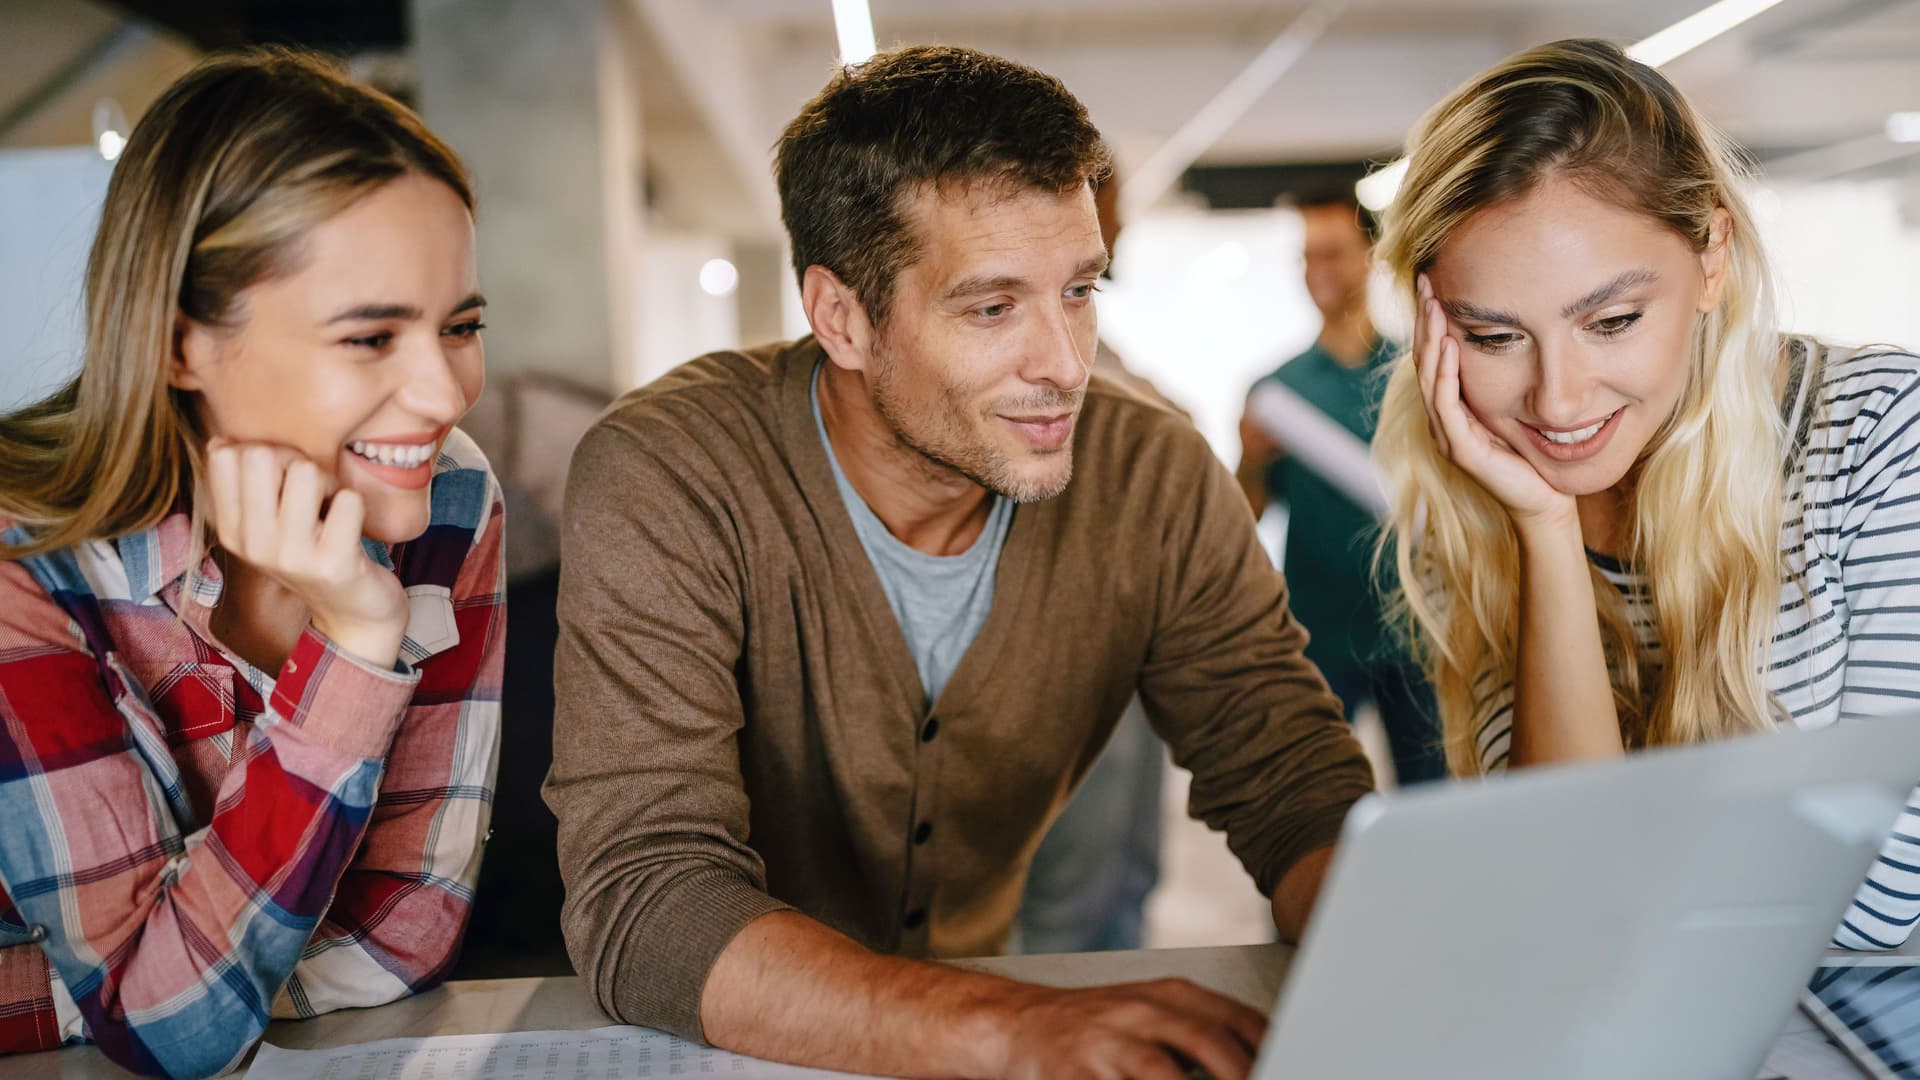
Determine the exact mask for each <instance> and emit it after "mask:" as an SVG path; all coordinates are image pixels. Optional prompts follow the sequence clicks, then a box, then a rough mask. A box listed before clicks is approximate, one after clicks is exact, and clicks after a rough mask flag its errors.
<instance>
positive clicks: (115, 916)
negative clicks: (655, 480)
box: [0, 51, 505, 1077]
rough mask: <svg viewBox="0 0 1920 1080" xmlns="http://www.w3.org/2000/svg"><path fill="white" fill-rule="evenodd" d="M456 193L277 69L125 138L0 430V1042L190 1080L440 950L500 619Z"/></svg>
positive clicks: (475, 822) (487, 759)
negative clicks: (94, 223)
mask: <svg viewBox="0 0 1920 1080" xmlns="http://www.w3.org/2000/svg"><path fill="white" fill-rule="evenodd" d="M472 206H473V197H472V194H471V192H470V190H469V187H468V183H467V179H466V175H465V172H464V171H463V169H462V167H461V164H460V162H459V161H458V160H457V159H456V158H455V157H454V155H453V153H452V151H450V150H449V149H448V148H447V147H446V146H444V145H443V144H442V143H441V142H440V141H439V140H438V139H436V138H435V137H434V136H433V135H432V134H431V133H430V132H428V131H427V130H426V128H425V127H423V126H422V125H421V123H420V121H419V119H418V118H417V117H415V116H414V115H413V114H412V113H411V112H409V111H408V110H407V109H406V108H405V107H403V106H401V105H400V104H398V103H396V102H394V101H393V100H392V99H390V98H388V97H386V96H384V95H382V94H380V93H378V92H376V91H372V90H369V89H366V88H364V87H361V86H358V85H356V84H354V83H352V82H350V81H348V80H347V79H346V78H345V77H344V76H342V75H341V74H339V73H337V72H336V71H335V70H333V69H332V68H331V67H329V66H327V65H326V64H325V63H323V62H321V61H319V60H316V59H312V58H309V57H306V56H303V55H299V54H294V53H287V52H280V51H261V52H253V53H243V54H235V55H228V56H223V57H218V58H215V59H212V60H209V61H207V62H206V63H205V64H203V65H202V66H200V67H199V68H197V69H195V70H194V71H193V72H191V73H189V74H188V75H186V76H184V77H183V78H182V79H181V80H180V81H178V82H177V83H175V84H174V85H173V86H172V87H171V88H169V89H168V90H167V91H166V93H165V94H163V95H162V96H161V98H160V99H159V100H158V101H157V102H156V103H155V104H154V105H153V107H152V108H151V109H149V110H148V112H147V113H146V115H145V116H144V117H142V118H141V120H140V123H139V125H138V126H137V127H135V128H134V130H133V134H132V136H131V138H130V140H129V141H128V143H127V145H126V148H125V152H124V153H123V154H122V155H121V156H120V158H119V161H118V163H117V164H116V166H115V168H114V172H113V178H112V182H111V185H110V187H109V189H108V192H107V197H106V203H105V206H104V209H103V211H102V215H101V220H100V227H99V232H98V235H97V237H96V238H95V241H94V246H93V253H92V257H91V260H90V262H89V266H88V276H87V294H86V310H87V345H86V355H85V358H84V362H83V365H82V368H81V373H80V375H79V377H78V378H77V379H76V380H75V381H74V382H72V383H71V384H69V385H68V386H67V387H66V388H65V389H63V390H61V391H59V392H57V393H56V394H54V395H53V396H52V397H50V398H48V399H47V400H45V401H43V402H40V403H39V404H36V405H32V406H29V407H28V408H26V409H24V410H21V411H19V412H16V413H13V414H10V415H7V416H4V417H0V477H5V480H4V481H3V482H0V530H4V531H0V545H3V546H0V821H4V822H5V827H4V828H0V886H3V889H0V995H4V996H0V1050H16V1051H17V1050H39V1049H50V1048H53V1047H58V1046H61V1045H63V1044H66V1043H69V1042H74V1041H80V1040H88V1041H92V1042H94V1043H97V1044H98V1045H99V1047H100V1048H101V1050H103V1051H104V1052H105V1053H106V1054H107V1056H108V1057H109V1058H111V1059H112V1060H114V1061H115V1062H118V1063H119V1064H121V1065H124V1066H126V1067H127V1068H129V1069H132V1070H134V1071H136V1072H141V1073H149V1074H157V1075H164V1076H176V1077H189V1076H193V1077H198V1076H210V1075H213V1074H215V1073H219V1072H223V1071H225V1070H227V1069H230V1068H232V1067H233V1066H234V1065H235V1064H237V1063H238V1062H239V1060H240V1059H241V1057H242V1056H243V1055H244V1054H246V1052H247V1051H248V1050H249V1048H251V1047H252V1045H253V1044H254V1042H255V1041H256V1040H258V1039H259V1037H260V1035H261V1032H262V1031H263V1030H264V1029H265V1027H266V1025H267V1022H268V1020H269V1018H270V1017H283V1018H296V1017H307V1016H313V1015H315V1014H317V1013H322V1012H328V1011H331V1010H334V1009H342V1008H355V1007H361V1006H369V1005H379V1004H382V1003H384V1002H388V1001H392V1000H394V999H395V998H399V997H403V996H405V995H407V994H409V993H412V992H415V991H418V990H422V989H425V988H427V987H430V986H432V985H434V984H435V983H436V982H438V981H439V980H440V979H442V978H444V977H445V975H446V972H447V970H448V969H449V968H450V967H451V966H452V964H453V961H454V957H455V955H456V953H457V952H458V948H459V942H460V937H461V932H462V929H463V927H464V926H465V925H466V921H467V914H468V908H469V897H470V896H471V894H472V889H473V885H474V881H475V879H476V877H477V876H478V873H479V865H480V856H481V845H482V839H483V837H484V835H485V834H486V831H487V823H488V819H489V805H490V801H491V791H490V786H491V784H492V781H493V775H494V765H495V761H496V755H495V748H496V746H497V745H498V727H499V689H500V671H501V662H502V645H503V641H504V627H503V624H504V620H505V610H504V608H503V607H502V605H501V593H502V589H503V563H502V559H501V551H500V534H501V511H500V498H499V493H498V490H497V488H496V486H495V484H494V483H493V479H492V475H491V473H490V472H489V470H488V467H487V462H486V460H485V459H484V458H483V457H481V455H480V453H479V451H478V450H477V449H475V447H474V446H473V444H472V442H471V441H469V440H468V439H467V437H466V436H465V435H463V434H462V433H461V432H460V431H459V430H458V429H456V428H455V427H454V426H453V425H454V423H455V422H456V421H457V420H459V419H460V417H461V416H462V415H463V414H464V413H465V412H466V411H467V409H468V408H469V407H470V406H471V405H472V403H473V401H474V399H475V398H476V397H477V396H478V395H479V393H480V388H481V384H482V382H483V380H484V372H483V364H482V347H481V343H480V336H479V335H480V329H481V321H480V320H481V318H482V313H483V309H484V303H485V301H484V300H482V299H481V297H480V294H479V292H478V291H477V282H476V278H475V268H474V251H473V218H472ZM0 1071H5V1069H4V1067H0Z"/></svg>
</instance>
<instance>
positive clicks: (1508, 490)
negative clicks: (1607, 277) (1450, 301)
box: [1413, 274, 1579, 531]
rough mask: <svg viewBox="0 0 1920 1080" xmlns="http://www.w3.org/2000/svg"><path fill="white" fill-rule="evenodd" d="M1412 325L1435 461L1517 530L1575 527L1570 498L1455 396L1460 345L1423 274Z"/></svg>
mask: <svg viewBox="0 0 1920 1080" xmlns="http://www.w3.org/2000/svg"><path fill="white" fill-rule="evenodd" d="M1418 292H1419V295H1418V304H1419V309H1418V311H1417V312H1416V313H1415V318H1414V321H1413V323H1414V325H1413V357H1414V367H1415V370H1416V371H1417V372H1418V373H1419V376H1420V397H1421V400H1422V401H1423V402H1424V403H1425V405H1426V407H1427V431H1428V433H1429V434H1430V435H1431V436H1432V437H1433V442H1434V445H1435V446H1436V447H1438V448H1439V451H1440V456H1441V457H1443V458H1445V459H1447V460H1448V461H1450V462H1452V463H1453V464H1454V465H1455V466H1456V467H1458V468H1459V469H1460V470H1461V471H1462V472H1464V473H1466V474H1467V475H1468V476H1471V477H1472V478H1473V479H1474V480H1475V481H1476V482H1478V483H1479V484H1480V486H1481V487H1483V488H1485V489H1487V491H1488V493H1489V494H1491V495H1492V496H1493V497H1494V498H1495V499H1497V500H1499V501H1500V504H1501V505H1502V506H1505V507H1506V508H1507V512H1508V513H1509V514H1511V515H1512V516H1513V520H1514V524H1515V526H1516V527H1518V528H1520V529H1521V530H1523V531H1525V530H1528V529H1530V528H1533V527H1535V526H1540V527H1547V528H1557V527H1562V526H1566V525H1572V526H1573V527H1574V528H1578V527H1579V516H1578V513H1577V511H1576V509H1575V504H1574V498H1573V496H1571V495H1569V494H1567V493H1566V492H1564V491H1561V490H1559V489H1558V488H1556V487H1554V486H1553V485H1552V484H1549V483H1548V482H1547V480H1546V478H1545V477H1543V476H1541V475H1540V471H1539V470H1538V469H1535V468H1534V467H1533V466H1532V465H1531V464H1529V463H1528V462H1527V459H1525V458H1523V457H1521V456H1520V454H1519V453H1518V452H1517V451H1516V450H1514V448H1513V447H1512V446H1511V445H1509V444H1508V443H1507V441H1506V440H1505V439H1502V438H1501V437H1500V436H1498V435H1496V434H1494V433H1493V432H1492V431H1490V430H1488V428H1487V426H1486V425H1485V424H1483V423H1481V422H1480V419H1479V417H1476V416H1474V415H1473V410H1471V409H1469V408H1467V404H1466V402H1465V401H1464V400H1463V399H1462V398H1461V396H1460V344H1459V342H1457V341H1455V340H1454V339H1453V337H1452V336H1451V335H1449V334H1448V333H1447V320H1446V314H1445V312H1443V311H1442V310H1441V308H1440V301H1439V300H1437V299H1435V298H1434V295H1433V286H1432V285H1430V284H1429V283H1428V282H1427V278H1426V275H1424V274H1422V275H1421V276H1420V281H1419V289H1418Z"/></svg>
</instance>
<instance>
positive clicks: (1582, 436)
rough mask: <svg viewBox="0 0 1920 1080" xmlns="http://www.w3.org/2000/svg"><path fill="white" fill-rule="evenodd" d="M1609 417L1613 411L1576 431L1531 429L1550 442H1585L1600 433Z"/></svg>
mask: <svg viewBox="0 0 1920 1080" xmlns="http://www.w3.org/2000/svg"><path fill="white" fill-rule="evenodd" d="M1616 411H1618V410H1616ZM1611 419H1613V413H1608V414H1607V415H1605V416H1603V417H1601V418H1600V419H1599V420H1596V421H1594V422H1593V423H1592V424H1589V425H1587V426H1586V427H1583V428H1580V429H1578V430H1576V431H1548V430H1546V429H1545V428H1534V429H1533V430H1535V431H1538V432H1539V433H1540V436H1541V437H1542V438H1544V439H1546V440H1547V441H1548V442H1550V443H1557V444H1558V445H1560V446H1572V445H1574V444H1575V443H1583V442H1586V441H1587V440H1588V439H1591V438H1593V437H1594V436H1595V435H1598V434H1600V429H1601V428H1603V427H1606V426H1607V421H1609V420H1611Z"/></svg>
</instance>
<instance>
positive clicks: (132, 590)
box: [83, 509, 394, 607]
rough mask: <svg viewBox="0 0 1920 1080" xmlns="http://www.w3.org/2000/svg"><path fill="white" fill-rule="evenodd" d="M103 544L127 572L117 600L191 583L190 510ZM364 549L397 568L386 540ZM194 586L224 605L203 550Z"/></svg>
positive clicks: (144, 599)
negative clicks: (189, 572)
mask: <svg viewBox="0 0 1920 1080" xmlns="http://www.w3.org/2000/svg"><path fill="white" fill-rule="evenodd" d="M97 543H102V544H108V545H109V546H110V547H111V548H112V549H113V552H114V555H115V558H116V559H117V561H118V562H119V564H120V567H121V568H122V570H123V571H124V575H125V579H126V583H127V587H126V594H125V596H124V597H114V599H127V600H132V601H134V602H136V603H141V604H154V603H161V602H164V599H165V594H166V592H167V589H168V587H169V586H171V585H173V584H174V583H175V582H179V583H180V585H181V587H182V589H185V588H186V587H187V585H188V582H187V581H186V580H185V579H186V576H187V565H188V563H189V562H190V561H191V560H192V558H193V547H194V545H193V517H192V515H190V514H188V513H187V511H186V510H184V509H181V510H175V511H174V512H173V513H170V514H168V515H167V516H166V517H164V518H162V519H160V523H159V524H157V525H155V526H153V527H152V528H150V529H145V530H142V531H140V532H137V533H128V534H127V535H125V536H122V537H119V538H117V539H115V540H112V541H110V542H109V541H97ZM83 546H85V545H83ZM360 547H361V549H362V550H364V551H365V552H366V553H367V558H369V559H372V560H373V561H374V562H376V563H378V564H380V565H381V566H383V567H385V568H386V569H388V570H392V569H393V568H394V566H393V551H392V549H391V548H389V547H388V546H387V545H386V544H383V543H380V542H379V541H377V540H369V539H367V538H366V537H361V538H360ZM100 554H102V555H104V554H105V553H104V552H101V553H100ZM191 584H192V593H191V595H192V597H193V599H194V601H195V602H196V603H198V604H201V605H202V606H205V607H213V606H214V605H215V604H218V603H219V602H220V593H221V590H223V589H224V588H225V587H226V584H225V581H224V579H223V578H222V577H221V574H220V564H219V563H217V562H215V561H214V560H213V559H212V558H211V557H210V556H208V555H206V554H204V553H203V554H202V555H201V558H200V567H199V571H198V573H196V574H194V576H193V581H192V583H191Z"/></svg>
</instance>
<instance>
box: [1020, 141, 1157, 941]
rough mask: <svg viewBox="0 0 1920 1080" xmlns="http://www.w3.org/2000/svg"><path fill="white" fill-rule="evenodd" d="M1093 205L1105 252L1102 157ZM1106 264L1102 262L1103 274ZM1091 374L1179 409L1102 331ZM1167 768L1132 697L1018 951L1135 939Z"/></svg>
mask: <svg viewBox="0 0 1920 1080" xmlns="http://www.w3.org/2000/svg"><path fill="white" fill-rule="evenodd" d="M1093 205H1094V210H1095V212H1096V213H1097V214H1098V215H1099V218H1100V240H1101V242H1102V243H1103V244H1105V245H1106V248H1107V257H1108V259H1109V260H1111V259H1112V258H1113V254H1114V251H1115V249H1116V246H1117V245H1118V243H1119V240H1120V233H1121V230H1122V228H1123V227H1124V224H1125V223H1124V221H1123V220H1122V218H1121V214H1120V176H1119V172H1118V170H1117V169H1114V168H1112V167H1111V166H1109V168H1108V172H1107V175H1106V176H1105V177H1104V178H1103V179H1101V180H1099V181H1098V182H1096V183H1095V184H1094V188H1093ZM1112 273H1113V268H1112V265H1111V262H1109V265H1108V268H1107V273H1106V275H1105V276H1106V277H1109V278H1110V277H1111V276H1112ZM1093 373H1094V374H1095V375H1097V376H1100V377H1102V378H1106V379H1111V380H1113V381H1115V382H1118V383H1120V384H1121V385H1123V386H1126V387H1127V388H1129V389H1131V390H1133V391H1134V392H1135V393H1138V394H1141V395H1143V396H1145V397H1146V398H1148V399H1149V400H1152V401H1156V402H1159V403H1160V404H1162V405H1164V406H1166V407H1167V408H1169V409H1173V410H1175V411H1181V410H1180V409H1179V406H1177V405H1174V404H1173V402H1172V401H1171V400H1169V399H1168V398H1167V396H1166V395H1164V394H1162V393H1161V392H1160V390H1159V388H1158V387H1156V386H1154V385H1153V383H1152V381H1150V380H1148V379H1146V378H1144V377H1142V376H1140V375H1136V374H1134V373H1133V372H1132V371H1131V370H1129V369H1128V368H1127V365H1126V363H1125V362H1124V361H1122V360H1121V359H1120V354H1119V353H1117V352H1115V351H1114V350H1113V348H1112V347H1111V346H1109V345H1108V344H1107V342H1106V340H1105V339H1104V338H1102V339H1100V341H1099V343H1098V345H1097V346H1096V351H1095V353H1094V360H1093ZM1182 415H1184V413H1182ZM1166 774H1167V750H1166V744H1164V743H1162V742H1161V741H1160V737H1159V736H1158V735H1156V734H1154V731H1153V725H1152V724H1151V723H1149V722H1148V720H1147V713H1146V709H1145V708H1144V707H1143V706H1142V705H1141V704H1140V699H1139V698H1137V697H1136V698H1134V699H1133V701H1131V702H1129V703H1128V705H1127V710H1126V712H1124V713H1122V714H1121V716H1120V722H1119V723H1118V724H1116V725H1114V729H1113V737H1112V738H1110V739H1108V740H1107V745H1106V748H1105V749H1103V750H1101V751H1100V757H1099V759H1098V760H1096V761H1095V762H1094V763H1093V768H1092V769H1090V770H1088V772H1087V778H1086V779H1085V780H1084V781H1082V782H1081V784H1080V787H1079V790H1077V791H1075V792H1074V793H1073V799H1072V800H1071V801H1070V802H1068V803H1067V808H1066V809H1065V810H1063V811H1061V812H1060V817H1059V818H1058V819H1057V820H1055V821H1054V823H1053V826H1052V828H1050V829H1048V830H1047V837H1046V839H1045V840H1043V841H1041V842H1040V848H1039V850H1038V851H1036V852H1034V855H1033V865H1032V866H1031V867H1029V868H1028V870H1027V884H1026V888H1025V890H1024V891H1023V892H1022V894H1021V897H1020V914H1019V919H1018V922H1017V923H1016V925H1015V928H1014V938H1013V944H1014V947H1016V948H1017V949H1019V950H1020V951H1021V952H1025V953H1070V952H1098V951H1103V950H1108V949H1137V948H1140V946H1141V945H1142V943H1143V940H1144V937H1145V930H1146V909H1147V897H1148V895H1149V894H1151V893H1152V892H1153V887H1154V886H1155V885H1156V884H1158V883H1159V880H1160V834H1161V831H1162V830H1161V822H1160V793H1161V791H1162V790H1163V789H1164V787H1165V786H1166Z"/></svg>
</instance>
